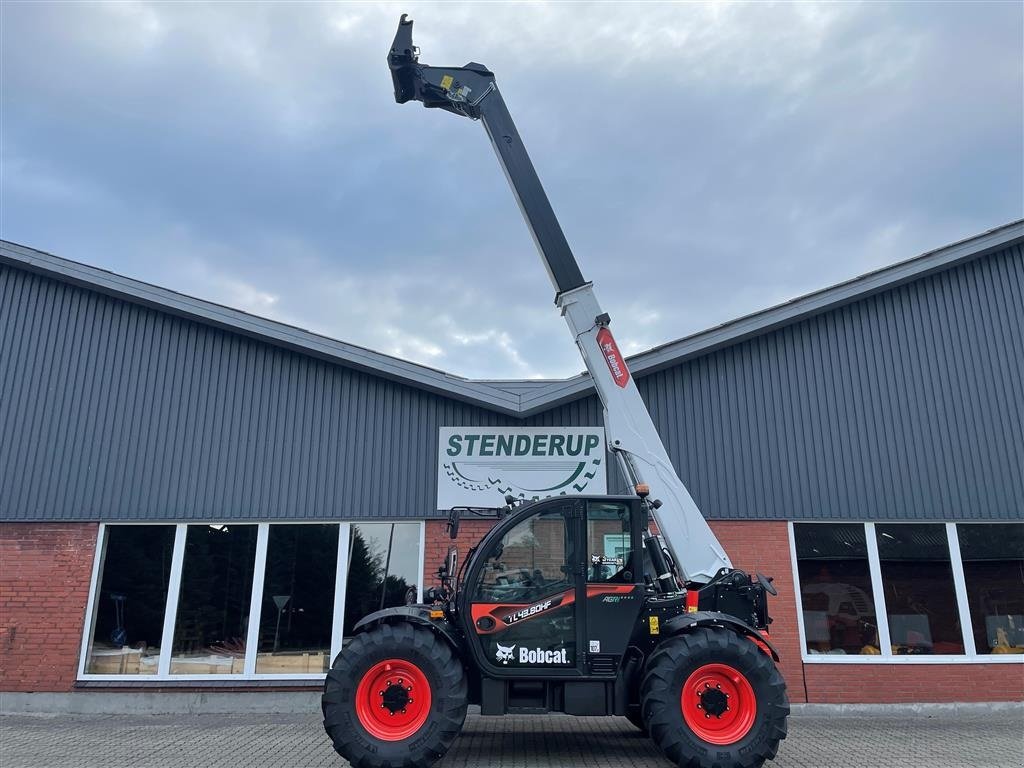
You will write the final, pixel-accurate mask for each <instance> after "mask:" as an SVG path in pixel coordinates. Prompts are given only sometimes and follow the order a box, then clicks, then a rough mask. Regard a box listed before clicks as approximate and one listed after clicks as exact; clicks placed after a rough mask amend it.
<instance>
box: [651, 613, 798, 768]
mask: <svg viewBox="0 0 1024 768" xmlns="http://www.w3.org/2000/svg"><path fill="white" fill-rule="evenodd" d="M640 691H641V701H642V705H641V707H642V711H643V718H644V722H645V723H646V724H647V728H648V730H649V731H650V735H651V739H652V740H653V741H654V742H655V743H656V744H657V745H658V747H659V748H660V749H661V750H662V752H664V753H665V756H666V757H668V759H669V760H671V761H672V762H674V763H675V764H676V765H678V766H680V768H755V767H756V766H760V765H763V764H764V761H765V760H770V759H772V758H774V757H775V755H776V753H777V752H778V749H779V742H780V741H781V740H782V739H784V738H786V718H787V717H788V716H789V699H788V698H787V696H786V684H785V682H783V680H782V675H780V674H779V671H778V669H777V668H776V667H775V664H774V663H773V662H772V660H771V659H770V658H769V657H768V656H767V655H766V654H765V653H764V652H763V651H762V650H761V649H760V648H758V647H757V646H756V645H755V644H754V643H752V642H751V641H750V640H748V639H746V638H743V637H740V636H739V635H737V634H736V633H735V632H732V631H730V630H727V629H710V628H706V627H700V628H697V629H694V630H692V631H690V632H686V633H684V634H682V635H677V636H676V637H672V638H669V639H667V640H665V641H664V642H663V643H662V644H661V646H660V647H659V648H658V650H656V651H655V652H654V654H653V655H652V656H651V657H650V660H649V661H648V663H647V671H646V673H645V674H644V678H643V682H642V684H641V688H640Z"/></svg>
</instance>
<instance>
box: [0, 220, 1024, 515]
mask: <svg viewBox="0 0 1024 768" xmlns="http://www.w3.org/2000/svg"><path fill="white" fill-rule="evenodd" d="M1020 230H1021V226H1020V224H1019V223H1018V224H1015V225H1011V227H1006V228H1002V229H1001V230H996V231H994V233H987V234H986V235H983V236H980V237H979V238H973V239H972V241H968V243H969V244H968V245H966V246H964V247H956V246H953V247H950V248H948V249H943V251H941V252H934V253H933V254H928V255H926V256H925V257H922V258H920V259H918V260H914V262H912V263H906V264H904V265H897V267H896V268H890V270H883V271H882V272H881V273H874V275H873V276H866V277H865V278H862V279H861V280H860V281H854V283H855V284H844V286H838V287H837V289H829V291H824V292H820V293H819V294H814V295H812V296H809V297H804V299H801V300H797V301H796V302H791V303H790V304H787V305H783V306H782V307H778V308H775V309H774V310H767V311H766V312H763V313H758V315H755V316H752V318H743V319H740V320H738V321H735V322H734V323H730V324H728V325H726V326H722V327H721V328H718V329H712V330H710V331H707V332H705V333H704V334H698V335H697V336H695V337H691V338H689V339H684V340H682V341H680V342H676V343H674V344H673V345H667V346H666V347H662V348H659V349H657V350H652V351H651V352H649V353H647V354H645V355H640V356H638V357H636V358H633V367H634V371H643V375H641V376H637V384H638V386H639V388H640V393H641V395H642V396H643V398H644V400H645V401H646V403H647V405H648V407H649V409H650V412H651V416H652V418H653V419H654V422H655V425H656V426H657V428H658V431H659V433H660V434H661V435H662V437H663V439H664V441H665V447H666V449H667V450H668V453H669V456H670V457H671V459H672V461H673V464H674V465H675V467H676V469H677V470H678V471H679V474H680V477H681V478H682V479H683V480H684V481H685V482H686V484H687V487H688V488H689V489H690V491H691V493H692V494H693V496H694V499H695V500H696V501H697V503H698V505H699V507H700V508H701V509H702V511H703V512H704V513H705V515H707V516H708V517H710V518H715V519H736V520H740V519H762V520H778V519H791V520H822V519H831V520H844V519H845V520H877V521H883V520H902V521H935V520H960V521H962V520H992V521H996V520H1020V519H1021V518H1022V515H1024V472H1021V467H1024V377H1022V376H1021V375H1020V371H1022V370H1024V238H1022V237H1019V236H1018V235H1019V234H1020ZM993 243H998V244H1000V245H1001V246H1002V247H999V245H997V246H994V247H996V248H998V250H993ZM34 253H35V252H33V251H31V249H24V248H21V247H18V246H6V247H4V248H3V249H2V251H0V519H3V520H150V521H156V520H161V521H174V520H178V521H182V520H192V521H200V520H203V521H227V520H318V519H319V520H337V519H351V520H359V519H394V518H408V519H420V518H423V517H432V516H434V515H436V514H437V512H436V511H435V510H434V506H435V502H436V482H437V472H436V458H437V450H438V429H439V427H441V426H460V425H472V426H491V425H493V426H500V425H507V426H512V425H527V426H598V425H600V424H601V423H602V413H601V405H600V403H599V402H598V399H597V396H596V395H595V394H594V393H593V392H592V390H589V389H588V388H586V387H585V386H584V387H582V388H581V389H579V390H577V391H576V392H575V393H570V394H569V395H568V396H566V395H565V390H566V388H567V387H568V386H577V385H580V384H581V382H583V378H582V377H576V379H574V380H570V381H568V382H565V381H562V382H550V381H548V382H534V381H523V382H514V381H487V382H467V381H465V380H463V379H458V378H457V377H448V376H447V375H446V374H443V373H441V372H439V371H433V370H431V369H429V368H425V367H423V366H416V365H413V364H409V363H404V362H403V361H396V360H395V359H394V358H389V357H387V356H386V355H377V354H376V353H372V352H368V351H367V350H360V349H359V348H357V347H352V346H350V345H345V344H341V343H339V342H332V341H330V340H328V339H323V337H319V336H315V335H314V334H305V332H303V331H298V330H296V329H293V328H290V327H288V326H285V325H282V324H279V323H272V322H269V321H262V320H260V319H259V318H253V317H252V316H250V315H246V314H244V313H240V312H235V311H233V310H226V309H225V308H223V307H217V306H216V305H210V304H207V303H205V302H198V301H196V300H191V299H187V297H181V296H180V295H178V294H172V293H171V292H162V293H160V294H159V296H160V297H161V298H166V296H165V295H164V294H167V295H169V296H170V297H171V298H173V299H175V300H176V301H181V302H194V304H191V303H190V304H189V305H188V311H185V310H182V309H177V310H172V309H169V308H168V307H167V306H166V304H165V303H161V302H160V301H157V300H155V299H154V298H153V297H152V295H150V294H147V296H148V298H147V299H146V300H144V299H143V298H135V299H131V300H124V299H122V298H120V297H122V296H125V295H126V294H125V293H124V285H121V287H120V288H119V289H118V290H117V291H115V290H112V289H110V288H108V289H106V290H101V289H98V288H97V287H96V286H95V284H94V283H90V282H88V281H86V280H81V279H74V278H72V277H69V276H68V275H66V274H64V273H63V272H60V271H55V270H54V267H63V268H65V269H67V270H70V274H72V275H81V274H82V273H83V271H86V272H87V276H89V277H90V278H95V277H96V274H95V273H100V276H103V277H104V278H105V279H108V280H124V278H116V276H111V275H110V274H109V273H102V272H100V271H99V270H93V271H88V268H83V269H77V267H80V265H73V263H70V262H65V261H64V260H59V259H55V257H48V256H46V255H45V254H43V255H41V256H38V257H34V256H33V254H34ZM981 254H989V255H987V256H985V257H984V258H974V257H976V256H980V255H981ZM29 262H31V263H33V264H35V265H36V266H35V267H34V268H32V267H28V266H26V263H29ZM126 284H127V286H128V287H129V288H131V289H132V290H133V291H136V292H141V291H142V290H143V289H145V290H146V291H152V292H156V291H159V289H153V287H152V286H145V285H144V284H135V283H133V282H132V281H126ZM119 285H120V283H119ZM880 286H884V288H882V287H880ZM826 294H828V295H830V296H831V303H829V302H828V301H826V300H825V299H824V298H823V296H824V295H826ZM851 296H856V300H854V299H851V298H850V297H851ZM197 309H198V310H202V311H203V313H204V314H202V315H200V314H197ZM210 315H214V316H215V318H216V319H215V320H211V319H209V316H210ZM225 318H226V319H225ZM787 318H788V319H787ZM227 320H231V322H227ZM243 321H244V322H245V323H246V324H251V325H245V326H243V327H239V323H242V322H243ZM263 324H265V327H264V326H263ZM260 328H263V330H260ZM758 328H759V329H760V330H756V329H758ZM752 329H754V330H752ZM723 339H732V340H733V341H732V342H731V343H730V342H727V341H724V340H723ZM666 359H668V360H673V361H675V363H674V364H671V365H665V364H664V360H666ZM410 372H411V373H410ZM412 374H415V376H416V377H420V378H419V379H416V380H414V379H413V378H411V375H412ZM421 379H428V380H429V381H430V382H431V384H430V385H429V386H428V385H423V384H417V383H416V381H418V380H421ZM451 382H456V383H461V384H462V385H465V386H462V387H460V389H459V393H458V394H457V393H456V392H453V391H452V389H451V388H449V384H450V383H451ZM554 388H558V389H557V391H555V389H554ZM430 390H433V391H430ZM480 391H483V392H485V393H486V394H487V395H488V397H489V398H491V399H493V400H497V401H499V402H502V403H505V406H504V407H502V408H499V407H495V406H490V405H487V404H486V403H484V404H481V401H480V400H479V399H477V397H478V395H479V392H480ZM541 392H547V393H548V400H547V402H549V403H552V404H551V405H549V406H547V407H546V408H543V409H540V408H538V409H535V410H529V411H528V410H527V407H526V405H525V401H526V400H527V398H531V397H533V396H534V395H537V394H539V393H541ZM509 403H511V405H509ZM610 470H611V473H610V476H609V488H610V489H611V490H612V491H621V490H622V483H621V478H619V477H618V476H617V473H616V472H615V468H614V464H613V465H612V466H611V467H610Z"/></svg>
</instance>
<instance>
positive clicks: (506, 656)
mask: <svg viewBox="0 0 1024 768" xmlns="http://www.w3.org/2000/svg"><path fill="white" fill-rule="evenodd" d="M497 646H498V652H497V653H496V654H494V658H496V659H497V660H498V661H500V662H501V663H502V664H508V663H509V662H510V661H512V651H514V650H515V648H516V647H515V646H514V645H502V644H501V643H498V644H497Z"/></svg>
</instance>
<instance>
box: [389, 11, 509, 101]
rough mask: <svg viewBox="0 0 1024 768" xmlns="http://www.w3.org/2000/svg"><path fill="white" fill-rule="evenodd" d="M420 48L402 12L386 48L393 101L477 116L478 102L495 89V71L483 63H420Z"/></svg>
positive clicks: (409, 23)
mask: <svg viewBox="0 0 1024 768" xmlns="http://www.w3.org/2000/svg"><path fill="white" fill-rule="evenodd" d="M419 57H420V50H419V48H417V47H416V46H415V45H413V42H412V19H410V18H409V17H408V15H407V14H404V13H403V14H402V19H401V20H400V21H399V22H398V31H397V32H395V40H394V42H393V43H391V50H390V51H389V52H388V67H390V68H391V80H392V82H393V83H394V86H395V101H397V102H398V103H399V104H404V103H405V102H407V101H421V102H423V106H425V107H428V108H432V109H446V110H448V111H449V112H454V113H455V114H456V115H462V116H464V117H470V118H472V119H474V120H476V119H478V118H479V117H480V103H481V102H482V101H483V99H484V97H485V96H487V94H489V93H490V92H491V91H492V90H494V73H493V72H491V71H490V70H489V69H487V67H485V66H484V65H483V64H477V63H475V62H470V63H469V64H467V65H466V66H464V67H429V66H427V65H426V64H420V63H419Z"/></svg>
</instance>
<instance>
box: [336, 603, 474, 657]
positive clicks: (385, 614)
mask: <svg viewBox="0 0 1024 768" xmlns="http://www.w3.org/2000/svg"><path fill="white" fill-rule="evenodd" d="M437 610H439V609H438V607H437V606H432V605H400V606H397V607H395V608H385V609H384V610H382V611H374V612H373V613H371V614H370V615H369V616H364V617H363V618H361V619H360V620H359V621H357V622H356V624H355V626H354V627H352V634H353V635H358V634H359V633H360V632H366V631H367V630H369V629H373V628H374V627H376V626H379V625H381V624H402V623H404V624H415V625H416V626H418V627H426V628H427V629H429V630H430V631H431V632H434V633H436V634H438V635H440V636H441V637H443V638H444V639H445V640H446V641H447V642H448V644H449V645H451V647H452V651H454V652H455V654H456V655H457V656H458V657H459V658H463V649H462V643H461V642H460V641H459V636H458V634H457V633H456V631H455V627H453V626H452V624H451V622H449V621H448V619H447V618H440V619H432V618H430V612H431V611H437Z"/></svg>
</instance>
